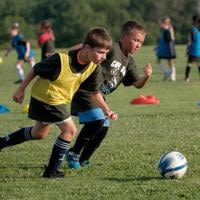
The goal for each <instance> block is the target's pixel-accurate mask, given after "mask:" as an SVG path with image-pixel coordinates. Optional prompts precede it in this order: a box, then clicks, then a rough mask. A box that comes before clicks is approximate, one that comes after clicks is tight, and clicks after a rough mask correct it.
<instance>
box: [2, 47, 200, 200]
mask: <svg viewBox="0 0 200 200" xmlns="http://www.w3.org/2000/svg"><path fill="white" fill-rule="evenodd" d="M177 54H178V57H177V59H176V67H177V81H176V82H169V81H167V82H162V74H161V72H160V70H159V68H158V67H157V66H156V63H155V55H154V52H153V47H143V48H142V50H141V52H140V53H139V54H137V55H136V56H135V59H136V62H137V66H138V69H139V71H140V72H141V71H142V68H143V66H144V64H145V63H147V62H151V63H152V65H153V68H154V72H153V76H152V78H151V80H150V81H149V82H148V84H147V85H146V86H145V88H143V89H140V90H137V89H135V88H133V87H129V88H124V87H123V86H121V87H120V88H119V89H118V90H117V91H116V92H114V93H113V94H112V95H111V96H109V97H108V98H107V101H108V103H109V105H110V107H111V108H112V109H113V110H114V111H116V112H117V113H118V114H119V119H118V120H117V121H114V122H112V125H111V128H110V131H109V134H108V136H107V138H106V139H105V140H104V142H103V144H102V146H101V148H100V149H98V151H97V152H96V154H95V155H94V156H93V157H92V160H91V161H92V165H91V166H90V167H89V168H83V169H81V170H78V171H73V170H70V169H68V168H67V166H66V163H65V162H64V163H63V167H62V168H63V170H64V171H65V173H66V177H65V179H64V180H47V179H43V178H41V175H42V173H43V170H44V164H46V163H47V162H48V158H49V156H50V153H51V148H52V145H53V144H54V141H55V138H56V137H57V135H58V133H59V132H58V131H59V130H58V128H56V127H54V128H53V129H52V131H51V133H50V134H49V136H48V137H47V138H46V139H44V140H42V141H31V142H27V143H24V144H21V145H18V146H14V147H11V148H7V149H3V150H2V151H1V152H0V199H2V200H11V199H12V200H14V199H26V200H29V199H31V200H40V199H41V200H44V199H45V200H46V199H47V200H55V199H62V200H63V199H66V200H68V199H69V200H71V199H73V200H79V199H84V200H90V199H91V200H104V199H105V200H110V199H113V200H114V199H115V200H118V199H119V200H121V199H124V200H127V199H128V200H129V199H130V200H136V199H137V200H144V199H150V200H166V199H171V200H176V199H177V200H180V199H181V200H182V199H184V200H185V199H187V200H199V199H200V192H199V187H200V167H199V165H200V156H199V149H200V145H199V143H200V142H199V140H200V124H199V118H200V107H198V106H197V102H198V101H199V100H200V95H199V83H200V82H199V77H198V71H197V68H196V67H195V66H194V67H193V69H192V73H191V82H190V83H189V84H186V83H184V81H183V77H184V70H185V64H186V57H185V46H178V47H177ZM0 56H1V57H3V52H0ZM39 56H40V55H39V52H38V57H37V60H39ZM15 59H16V56H15V52H13V53H12V54H10V55H9V57H7V58H4V57H3V60H4V62H3V63H2V64H0V104H5V105H6V106H7V107H8V108H9V109H10V113H6V114H0V136H4V135H6V134H7V133H9V132H11V131H14V130H16V129H17V128H20V127H23V126H27V125H31V124H33V122H32V121H31V120H29V119H28V118H27V114H25V113H23V112H22V107H23V105H17V104H15V103H14V102H13V101H12V94H13V92H14V91H15V89H16V87H17V86H16V85H14V84H13V81H15V80H16V79H17V78H18V77H17V75H16V73H15V68H14V62H15ZM25 68H26V70H28V66H26V67H25ZM29 89H30V88H29ZM29 89H28V90H27V95H26V98H25V101H24V105H25V104H27V103H28V101H29V91H30V90H29ZM141 94H142V95H155V96H156V97H157V98H159V99H160V102H161V103H160V105H144V106H133V105H131V104H130V101H131V100H132V99H133V98H135V97H137V96H139V95H141ZM75 121H76V123H77V119H75ZM77 127H78V129H80V126H79V125H78V123H77ZM170 150H177V151H180V152H181V153H183V154H184V155H185V157H186V158H187V160H188V164H189V167H188V171H187V173H186V175H185V176H184V177H183V178H182V179H180V180H166V179H163V178H161V176H160V175H159V173H158V170H157V162H158V160H159V158H160V156H161V155H162V154H163V153H165V152H166V151H170Z"/></svg>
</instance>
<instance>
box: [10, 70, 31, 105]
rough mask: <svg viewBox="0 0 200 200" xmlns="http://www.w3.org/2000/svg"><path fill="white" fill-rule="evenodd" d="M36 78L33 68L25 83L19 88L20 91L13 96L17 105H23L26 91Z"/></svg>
mask: <svg viewBox="0 0 200 200" xmlns="http://www.w3.org/2000/svg"><path fill="white" fill-rule="evenodd" d="M34 77H35V73H34V71H33V68H31V69H30V71H29V73H28V74H27V75H26V77H25V79H24V81H23V82H22V83H21V84H20V86H19V87H18V89H17V90H16V92H15V93H14V95H13V100H14V101H15V102H16V103H19V104H22V102H23V100H24V93H25V89H26V87H27V86H28V85H29V83H30V82H31V81H32V80H33V79H34Z"/></svg>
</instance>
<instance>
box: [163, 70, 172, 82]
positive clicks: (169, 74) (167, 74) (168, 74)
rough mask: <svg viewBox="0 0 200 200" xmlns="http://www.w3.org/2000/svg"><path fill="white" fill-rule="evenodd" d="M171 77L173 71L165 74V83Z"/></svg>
mask: <svg viewBox="0 0 200 200" xmlns="http://www.w3.org/2000/svg"><path fill="white" fill-rule="evenodd" d="M170 76H171V71H166V72H165V73H164V77H163V81H166V80H167V79H169V78H170Z"/></svg>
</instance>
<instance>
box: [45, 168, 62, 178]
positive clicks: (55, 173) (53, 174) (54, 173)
mask: <svg viewBox="0 0 200 200" xmlns="http://www.w3.org/2000/svg"><path fill="white" fill-rule="evenodd" d="M43 177H44V178H64V177H65V174H64V172H61V171H58V170H57V171H53V170H49V168H48V167H46V166H45V171H44V173H43Z"/></svg>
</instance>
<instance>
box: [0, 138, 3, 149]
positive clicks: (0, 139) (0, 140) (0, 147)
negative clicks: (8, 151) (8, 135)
mask: <svg viewBox="0 0 200 200" xmlns="http://www.w3.org/2000/svg"><path fill="white" fill-rule="evenodd" d="M2 142H3V138H2V137H0V151H1V149H2V148H3V147H2Z"/></svg>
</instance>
